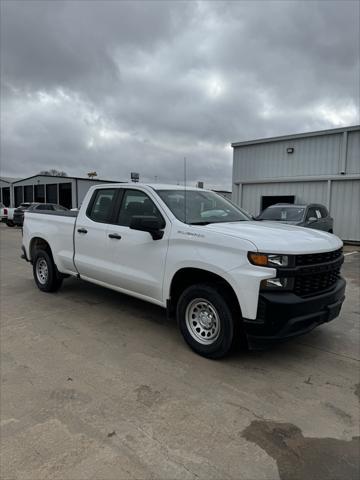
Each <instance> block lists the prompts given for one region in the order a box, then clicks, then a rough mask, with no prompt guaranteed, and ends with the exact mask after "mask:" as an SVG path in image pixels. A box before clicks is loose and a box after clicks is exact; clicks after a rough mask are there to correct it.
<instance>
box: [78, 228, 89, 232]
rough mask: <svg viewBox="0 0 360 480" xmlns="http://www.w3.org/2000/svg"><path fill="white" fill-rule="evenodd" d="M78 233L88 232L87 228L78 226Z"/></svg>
mask: <svg viewBox="0 0 360 480" xmlns="http://www.w3.org/2000/svg"><path fill="white" fill-rule="evenodd" d="M78 233H87V230H86V228H78Z"/></svg>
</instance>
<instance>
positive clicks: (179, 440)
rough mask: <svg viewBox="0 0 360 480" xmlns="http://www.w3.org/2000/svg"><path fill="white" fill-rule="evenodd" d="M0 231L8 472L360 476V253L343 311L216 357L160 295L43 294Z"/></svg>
mask: <svg viewBox="0 0 360 480" xmlns="http://www.w3.org/2000/svg"><path fill="white" fill-rule="evenodd" d="M0 236H1V237H0V239H1V298H0V300H1V381H2V386H1V404H0V406H1V478H2V479H6V480H10V479H34V480H40V479H47V480H48V479H59V480H60V479H61V480H80V479H98V480H105V479H116V480H123V479H124V480H125V479H135V478H136V479H164V480H168V479H195V478H198V479H236V480H239V479H242V480H261V479H274V480H276V479H279V478H281V480H293V479H304V480H305V479H306V480H307V479H309V478H310V477H311V478H316V479H317V480H322V479H324V480H325V479H326V480H330V479H344V480H349V479H351V478H354V479H355V478H359V475H360V472H359V455H358V453H359V439H358V435H359V390H360V387H359V385H360V380H359V360H360V352H359V314H360V313H359V312H360V306H359V265H360V254H359V253H355V254H352V255H348V256H346V262H345V266H344V269H343V272H344V275H345V277H346V279H347V281H348V287H347V299H346V302H345V305H344V307H343V311H342V313H341V317H340V318H338V319H336V320H335V321H333V322H332V323H330V324H328V325H324V326H323V327H321V328H319V329H317V330H315V331H313V332H312V333H311V334H309V335H307V336H304V337H301V338H299V339H297V340H295V341H292V342H291V343H287V344H283V345H281V346H278V347H276V348H273V349H272V350H269V351H265V352H261V353H251V352H250V353H249V352H239V353H237V354H235V355H233V356H232V357H230V358H227V359H225V360H222V361H217V362H215V361H210V360H206V359H204V358H201V357H199V356H197V355H195V354H194V353H192V352H191V351H190V350H189V349H188V348H187V346H186V345H185V343H184V342H183V340H182V338H181V337H180V335H179V333H178V331H177V327H176V324H175V323H174V322H169V321H167V320H166V317H165V312H164V311H163V310H161V309H160V308H157V307H155V306H152V305H149V304H146V303H143V302H141V301H139V300H135V299H132V298H129V297H126V296H124V295H120V294H118V293H115V292H112V291H108V290H105V289H103V288H100V287H96V286H93V285H90V284H86V283H84V282H81V281H77V280H74V279H70V280H67V281H66V282H64V286H63V288H62V289H61V290H60V291H59V292H58V293H57V294H44V293H41V292H40V291H39V290H37V288H36V287H35V285H34V282H33V280H32V271H31V267H30V265H28V264H26V263H25V262H24V261H23V260H21V259H20V257H19V252H20V244H21V232H20V230H18V229H10V228H7V227H5V226H4V225H1V226H0ZM347 250H348V252H351V251H353V250H356V249H355V248H354V247H350V248H348V249H347Z"/></svg>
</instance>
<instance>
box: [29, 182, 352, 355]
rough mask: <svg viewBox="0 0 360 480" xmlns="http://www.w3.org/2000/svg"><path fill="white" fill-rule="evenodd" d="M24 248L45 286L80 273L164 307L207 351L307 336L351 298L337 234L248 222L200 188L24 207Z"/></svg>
mask: <svg viewBox="0 0 360 480" xmlns="http://www.w3.org/2000/svg"><path fill="white" fill-rule="evenodd" d="M22 251H23V255H22V257H23V258H24V259H25V260H28V261H30V262H31V263H32V265H33V275H34V280H35V283H36V285H37V286H38V288H39V289H40V290H42V291H44V292H54V291H56V290H57V289H59V288H60V286H61V284H62V282H63V279H64V278H66V277H67V276H74V277H77V278H81V279H84V280H87V281H89V282H92V283H95V284H97V285H101V286H103V287H107V288H111V289H113V290H116V291H119V292H123V293H126V294H129V295H132V296H134V297H137V298H140V299H142V300H145V301H148V302H151V303H154V304H156V305H160V306H161V307H164V308H166V309H167V311H168V313H169V315H171V314H175V315H176V317H177V321H178V325H179V328H180V331H181V333H182V335H183V337H184V339H185V341H186V342H187V343H188V344H189V346H190V347H191V348H192V349H193V350H194V351H196V352H197V353H199V354H200V355H203V356H205V357H209V358H220V357H223V356H224V355H226V354H227V353H228V352H229V351H230V349H231V347H232V345H233V344H234V343H235V342H237V341H238V340H240V339H242V340H246V341H247V343H248V345H249V346H250V347H252V348H257V347H259V346H263V344H264V343H269V342H270V343H271V342H274V341H278V340H284V339H288V338H292V337H294V336H296V335H300V334H303V333H306V332H309V331H310V330H312V329H313V328H314V327H316V326H318V325H320V324H322V323H325V322H329V321H330V320H332V319H334V318H336V317H337V316H338V315H339V313H340V309H341V306H342V303H343V301H344V293H345V281H344V280H343V279H342V278H341V276H340V268H341V265H342V263H343V259H344V258H343V254H342V241H341V240H340V239H339V238H338V237H336V236H335V235H329V234H328V233H325V232H320V231H317V230H305V229H303V228H299V227H296V226H293V225H283V224H278V225H275V224H274V223H270V222H256V221H252V220H249V218H248V217H247V216H246V215H244V214H243V213H242V212H241V210H240V209H239V208H237V207H236V206H235V205H233V204H232V203H231V202H229V201H228V200H226V199H225V198H223V197H221V196H220V195H217V194H216V193H214V192H211V191H208V190H203V189H194V188H188V189H186V190H184V187H180V186H166V185H142V184H133V183H132V184H106V185H96V186H94V187H91V188H90V189H89V191H88V193H87V194H86V197H85V199H84V201H83V203H82V205H81V208H80V210H79V212H71V211H68V212H65V211H63V212H60V211H58V212H46V211H41V210H32V211H30V210H29V211H27V212H26V214H25V221H24V228H23V241H22ZM140 334H141V332H139V335H140ZM144 342H146V339H145V338H144Z"/></svg>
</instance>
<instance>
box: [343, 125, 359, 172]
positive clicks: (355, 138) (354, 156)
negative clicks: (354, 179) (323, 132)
mask: <svg viewBox="0 0 360 480" xmlns="http://www.w3.org/2000/svg"><path fill="white" fill-rule="evenodd" d="M346 172H347V173H349V174H350V173H352V174H359V173H360V131H357V132H349V134H348V145H347V160H346Z"/></svg>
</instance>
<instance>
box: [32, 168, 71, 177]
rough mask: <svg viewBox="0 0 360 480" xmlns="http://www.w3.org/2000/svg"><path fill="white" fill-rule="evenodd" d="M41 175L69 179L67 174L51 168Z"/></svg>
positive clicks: (42, 171) (40, 173)
mask: <svg viewBox="0 0 360 480" xmlns="http://www.w3.org/2000/svg"><path fill="white" fill-rule="evenodd" d="M39 175H51V176H52V177H67V176H68V174H67V173H66V172H62V171H61V170H56V169H55V168H51V169H50V170H41V172H39Z"/></svg>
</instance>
